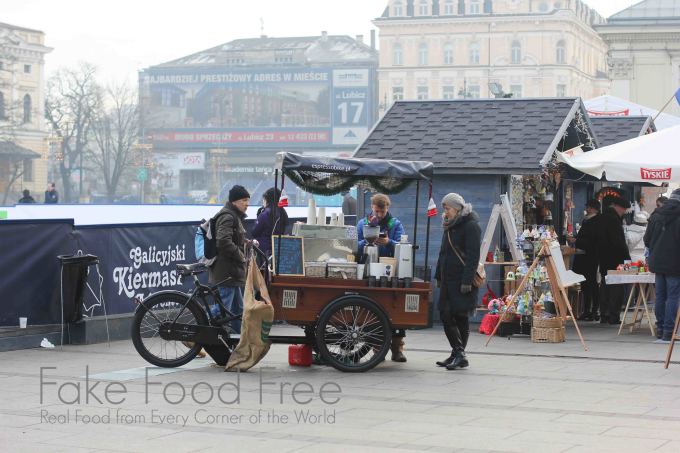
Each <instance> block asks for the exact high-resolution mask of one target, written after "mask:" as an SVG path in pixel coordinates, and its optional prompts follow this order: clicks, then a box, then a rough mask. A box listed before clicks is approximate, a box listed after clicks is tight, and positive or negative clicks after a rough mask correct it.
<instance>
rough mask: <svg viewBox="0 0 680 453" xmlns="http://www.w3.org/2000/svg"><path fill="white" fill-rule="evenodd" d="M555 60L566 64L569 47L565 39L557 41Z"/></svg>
mask: <svg viewBox="0 0 680 453" xmlns="http://www.w3.org/2000/svg"><path fill="white" fill-rule="evenodd" d="M555 61H556V62H557V63H558V64H564V63H565V62H566V61H567V48H566V46H565V45H564V41H563V40H559V41H557V47H555Z"/></svg>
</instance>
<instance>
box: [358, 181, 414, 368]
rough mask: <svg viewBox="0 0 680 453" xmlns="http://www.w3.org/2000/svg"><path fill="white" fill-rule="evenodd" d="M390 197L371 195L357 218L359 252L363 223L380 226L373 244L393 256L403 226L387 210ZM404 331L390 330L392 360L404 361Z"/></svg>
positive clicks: (363, 242) (384, 254) (385, 254)
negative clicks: (366, 211)
mask: <svg viewBox="0 0 680 453" xmlns="http://www.w3.org/2000/svg"><path fill="white" fill-rule="evenodd" d="M389 209H390V197H388V196H387V195H383V194H381V193H378V194H375V195H373V196H372V197H371V213H370V214H369V215H367V216H366V217H364V218H363V219H361V220H359V223H358V224H357V238H358V239H359V252H361V253H363V251H364V247H365V246H366V244H367V242H366V240H365V239H364V225H370V226H380V236H379V237H378V239H377V240H376V242H375V244H376V245H377V246H378V254H379V255H380V256H386V257H393V256H394V246H395V244H396V243H397V242H399V241H400V240H401V235H402V234H404V226H403V225H402V224H401V222H400V221H399V219H397V218H396V217H394V216H392V214H390V212H389ZM405 336H406V332H405V331H404V330H402V329H398V330H395V331H393V332H392V348H391V350H392V361H393V362H406V356H405V355H404V337H405Z"/></svg>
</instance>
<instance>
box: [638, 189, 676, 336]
mask: <svg viewBox="0 0 680 453" xmlns="http://www.w3.org/2000/svg"><path fill="white" fill-rule="evenodd" d="M654 212H655V213H656V215H655V216H654V217H653V218H652V219H651V220H650V224H649V226H648V227H647V233H646V234H645V239H644V240H645V246H646V247H648V248H649V270H651V271H652V272H654V273H655V274H656V305H655V314H656V335H657V337H659V338H660V339H661V341H662V342H668V341H670V340H671V338H672V336H673V329H674V327H675V316H676V313H677V311H678V300H680V249H679V248H680V189H675V190H674V191H673V193H672V194H671V196H670V198H669V199H668V201H666V203H664V205H663V206H661V207H660V208H658V209H657V210H656V211H654Z"/></svg>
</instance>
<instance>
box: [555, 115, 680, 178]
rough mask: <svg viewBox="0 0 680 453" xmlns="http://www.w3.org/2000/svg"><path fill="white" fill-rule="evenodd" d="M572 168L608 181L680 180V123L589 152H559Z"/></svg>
mask: <svg viewBox="0 0 680 453" xmlns="http://www.w3.org/2000/svg"><path fill="white" fill-rule="evenodd" d="M557 154H558V159H559V160H560V161H562V162H564V163H566V164H567V165H569V166H570V167H572V168H575V169H576V170H579V171H581V172H583V173H586V174H588V175H591V176H594V177H596V178H602V177H605V178H606V179H607V180H608V181H618V182H647V183H652V184H661V183H663V182H675V183H678V182H680V126H675V127H671V128H668V129H664V130H662V131H659V132H655V133H652V134H647V135H642V136H640V137H635V138H632V139H630V140H626V141H623V142H619V143H615V144H613V145H609V146H605V147H603V148H598V149H595V150H593V151H589V152H587V153H584V152H582V151H581V150H580V149H578V148H577V149H576V150H569V151H565V152H563V153H557Z"/></svg>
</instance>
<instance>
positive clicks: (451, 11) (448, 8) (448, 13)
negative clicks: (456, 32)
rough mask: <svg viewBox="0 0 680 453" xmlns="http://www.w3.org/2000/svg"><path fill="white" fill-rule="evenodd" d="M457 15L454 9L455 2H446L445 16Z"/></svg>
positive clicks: (451, 0) (448, 0) (450, 0)
mask: <svg viewBox="0 0 680 453" xmlns="http://www.w3.org/2000/svg"><path fill="white" fill-rule="evenodd" d="M454 14H455V8H454V7H453V0H445V1H444V15H445V16H453V15H454Z"/></svg>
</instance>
